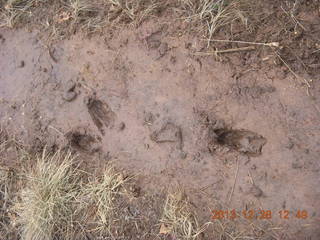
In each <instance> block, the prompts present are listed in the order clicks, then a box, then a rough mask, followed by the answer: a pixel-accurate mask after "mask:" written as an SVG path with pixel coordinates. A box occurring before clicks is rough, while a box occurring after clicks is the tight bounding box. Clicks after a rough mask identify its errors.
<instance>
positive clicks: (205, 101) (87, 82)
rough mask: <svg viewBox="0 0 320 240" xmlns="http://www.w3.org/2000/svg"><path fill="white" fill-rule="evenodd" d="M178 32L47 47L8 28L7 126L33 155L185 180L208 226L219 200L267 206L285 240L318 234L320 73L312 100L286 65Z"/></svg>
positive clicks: (160, 183) (0, 96)
mask: <svg viewBox="0 0 320 240" xmlns="http://www.w3.org/2000/svg"><path fill="white" fill-rule="evenodd" d="M173 29H174V28H172V29H171V28H169V29H168V28H163V27H161V26H159V24H158V23H157V21H147V22H145V23H143V24H142V25H141V26H140V27H139V28H137V29H129V28H128V29H125V30H121V31H114V32H113V34H112V36H110V37H101V36H93V37H91V38H90V39H88V38H87V37H85V36H83V35H81V34H76V35H73V36H71V37H70V39H67V40H63V41H59V42H57V43H55V44H53V45H52V46H51V49H50V50H48V48H47V47H45V45H44V44H43V41H42V39H41V37H40V36H39V34H38V32H37V31H33V32H28V31H25V30H23V29H18V30H8V29H0V34H1V39H2V41H1V42H0V120H1V126H2V128H4V129H6V131H7V132H9V133H10V135H12V136H14V137H15V138H17V139H19V141H20V142H21V143H23V145H24V146H26V147H27V148H29V149H30V150H33V151H37V149H39V148H41V147H43V146H44V145H46V146H51V147H52V146H56V147H60V148H61V147H62V148H63V147H67V146H70V147H71V148H73V149H74V150H75V151H76V152H78V153H79V154H80V155H81V154H83V156H86V158H85V161H86V162H85V164H86V165H87V167H91V168H96V169H98V170H99V169H100V167H101V166H103V164H105V163H106V162H107V161H110V160H112V161H113V162H114V163H115V164H116V165H117V166H118V167H119V168H122V169H125V170H126V171H128V172H131V173H132V174H135V175H137V176H139V181H138V182H139V184H138V185H139V186H138V188H139V189H140V188H141V191H142V192H144V193H147V192H150V191H151V192H153V193H154V192H159V193H161V192H163V191H164V190H166V189H167V188H168V187H169V186H171V185H172V184H178V185H181V186H183V188H185V189H187V191H188V193H189V194H190V198H191V199H192V201H193V204H194V206H196V209H197V211H198V213H199V215H200V216H201V219H202V220H203V221H210V220H211V210H212V206H213V203H216V202H220V203H223V204H224V206H225V207H224V208H222V207H221V209H219V210H225V208H227V209H237V210H238V211H242V210H246V209H263V210H271V211H272V213H273V218H272V219H271V221H272V222H274V223H275V224H277V225H278V226H280V228H279V229H281V231H279V232H277V231H276V230H274V231H275V232H276V234H277V236H278V237H279V238H278V239H302V238H301V237H310V238H309V239H318V238H317V237H319V236H320V231H319V229H320V225H319V220H320V189H319V184H320V178H319V171H320V162H319V151H320V148H319V146H320V111H319V107H318V106H319V103H320V99H319V97H318V96H319V92H318V91H317V89H320V88H319V87H320V84H319V83H318V80H319V79H314V89H312V90H311V93H312V96H310V94H309V95H308V92H307V91H306V88H305V86H304V85H302V84H301V83H300V82H299V81H297V80H296V79H295V78H294V76H293V75H291V74H290V73H287V74H284V70H283V67H276V66H274V65H268V64H265V65H261V66H260V67H259V68H254V67H253V68H251V69H248V68H247V66H246V67H245V68H242V67H241V61H240V60H239V59H241V56H242V55H239V54H238V53H234V54H230V55H229V56H228V57H229V58H230V62H228V63H226V62H219V61H217V59H215V58H214V57H212V56H197V55H195V54H193V50H192V49H190V46H196V45H197V44H198V45H201V43H200V40H195V37H194V36H189V35H185V36H176V34H174V33H173ZM191 48H192V47H191ZM251 54H252V55H251V58H250V59H253V58H254V57H255V58H257V57H258V56H255V55H254V53H251ZM6 164H8V165H10V163H6ZM98 170H97V171H98ZM204 196H205V197H204ZM145 209H146V208H145ZM148 209H149V208H148ZM281 210H289V211H290V213H291V215H290V216H292V217H291V218H290V219H280V218H279V211H281ZM299 210H306V211H307V212H308V215H309V216H308V218H307V219H297V218H295V217H294V215H295V214H296V213H297V212H298V211H299ZM141 211H142V210H141ZM146 211H147V210H146ZM148 211H149V210H148ZM147 215H148V214H146V216H147ZM257 221H259V220H257ZM155 222H156V221H155ZM283 232H285V233H283ZM210 236H211V235H210V233H208V236H207V239H210ZM311 237H312V238H311ZM269 239H273V238H269ZM306 239H308V238H306Z"/></svg>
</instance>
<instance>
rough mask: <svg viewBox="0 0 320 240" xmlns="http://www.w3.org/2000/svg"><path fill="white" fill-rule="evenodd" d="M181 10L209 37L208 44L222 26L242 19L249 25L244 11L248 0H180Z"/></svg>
mask: <svg viewBox="0 0 320 240" xmlns="http://www.w3.org/2000/svg"><path fill="white" fill-rule="evenodd" d="M180 2H181V7H180V9H181V10H178V11H182V12H183V13H184V14H185V15H187V17H185V20H186V21H187V22H189V23H193V24H195V25H197V26H198V30H200V31H202V32H203V33H204V36H205V37H207V38H208V40H209V41H208V44H209V43H210V40H211V39H212V37H213V35H214V34H215V33H216V32H217V31H218V30H219V29H221V28H222V27H224V26H226V25H231V24H232V23H233V22H235V21H240V22H242V24H243V25H244V26H247V25H248V19H247V17H246V13H245V11H244V9H245V7H244V5H246V4H247V2H248V1H246V0H238V1H236V0H231V1H225V0H199V1H196V0H180Z"/></svg>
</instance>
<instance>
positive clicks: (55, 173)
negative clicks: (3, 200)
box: [14, 151, 79, 240]
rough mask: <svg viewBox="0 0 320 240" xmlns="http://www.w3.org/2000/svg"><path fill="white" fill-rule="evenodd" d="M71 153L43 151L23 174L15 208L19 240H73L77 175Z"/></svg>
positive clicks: (77, 191) (77, 192) (77, 189)
mask: <svg viewBox="0 0 320 240" xmlns="http://www.w3.org/2000/svg"><path fill="white" fill-rule="evenodd" d="M72 162H73V158H72V156H71V153H66V154H64V153H61V152H57V153H55V154H54V155H49V154H47V153H46V152H45V151H44V152H43V154H42V155H41V156H39V157H37V159H36V165H35V167H34V168H33V169H31V170H30V171H28V172H27V173H26V176H25V177H26V184H25V188H24V189H23V190H22V191H21V199H20V200H18V202H17V203H16V205H15V208H14V209H15V210H16V213H17V216H18V217H17V223H18V225H19V228H20V231H21V237H22V239H25V240H52V239H57V238H58V239H72V238H73V237H74V235H75V232H74V225H75V222H74V215H75V212H76V211H75V210H74V207H73V204H74V202H75V199H76V197H77V195H78V194H79V188H78V184H77V183H78V179H79V174H78V172H77V170H76V169H74V168H73V167H72Z"/></svg>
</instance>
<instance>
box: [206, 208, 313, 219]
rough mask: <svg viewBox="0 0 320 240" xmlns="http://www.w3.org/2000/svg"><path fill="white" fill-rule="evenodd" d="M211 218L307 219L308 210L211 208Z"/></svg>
mask: <svg viewBox="0 0 320 240" xmlns="http://www.w3.org/2000/svg"><path fill="white" fill-rule="evenodd" d="M211 213H212V216H211V219H212V220H222V219H229V220H235V219H237V218H239V217H243V218H245V219H249V220H250V219H258V220H263V219H272V218H273V217H276V216H277V217H279V218H280V219H285V220H288V219H292V218H295V219H307V218H308V217H309V215H308V212H307V211H306V210H297V211H289V210H280V211H277V212H274V211H272V210H254V209H250V210H241V211H237V210H235V209H232V210H213V211H212V212H211Z"/></svg>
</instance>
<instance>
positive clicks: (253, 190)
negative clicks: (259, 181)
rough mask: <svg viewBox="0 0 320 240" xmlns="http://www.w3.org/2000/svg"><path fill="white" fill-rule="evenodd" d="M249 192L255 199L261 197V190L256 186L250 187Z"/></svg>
mask: <svg viewBox="0 0 320 240" xmlns="http://www.w3.org/2000/svg"><path fill="white" fill-rule="evenodd" d="M249 192H250V193H251V194H252V195H253V196H255V197H257V198H259V197H262V195H263V191H262V190H261V188H259V187H258V186H256V185H252V187H251V188H250V191H249Z"/></svg>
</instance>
